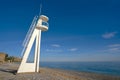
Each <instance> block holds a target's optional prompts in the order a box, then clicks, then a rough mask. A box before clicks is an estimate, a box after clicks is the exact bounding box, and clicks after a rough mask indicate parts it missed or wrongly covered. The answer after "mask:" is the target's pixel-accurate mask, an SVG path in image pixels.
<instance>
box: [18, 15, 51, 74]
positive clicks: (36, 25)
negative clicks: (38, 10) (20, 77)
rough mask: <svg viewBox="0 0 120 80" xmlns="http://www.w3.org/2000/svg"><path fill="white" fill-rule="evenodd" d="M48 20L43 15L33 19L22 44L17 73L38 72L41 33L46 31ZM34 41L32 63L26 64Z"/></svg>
mask: <svg viewBox="0 0 120 80" xmlns="http://www.w3.org/2000/svg"><path fill="white" fill-rule="evenodd" d="M48 20H49V19H48V17H47V16H45V15H41V16H40V17H39V18H38V17H37V16H36V17H34V19H33V22H32V24H31V27H30V29H29V31H28V33H27V35H26V38H25V40H24V42H23V45H24V49H23V58H22V62H21V64H20V66H19V69H18V71H17V73H26V72H39V60H40V42H41V31H47V30H48V23H47V21H48ZM35 40H36V43H35V54H34V62H33V63H28V62H27V59H28V56H29V54H30V51H31V48H32V46H33V43H34V41H35Z"/></svg>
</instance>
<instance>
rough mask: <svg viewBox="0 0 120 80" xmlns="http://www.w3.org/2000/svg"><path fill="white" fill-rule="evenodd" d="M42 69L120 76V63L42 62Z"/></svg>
mask: <svg viewBox="0 0 120 80" xmlns="http://www.w3.org/2000/svg"><path fill="white" fill-rule="evenodd" d="M40 67H46V68H55V69H63V70H72V71H79V72H92V73H98V74H105V75H113V76H120V62H40Z"/></svg>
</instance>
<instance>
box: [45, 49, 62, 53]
mask: <svg viewBox="0 0 120 80" xmlns="http://www.w3.org/2000/svg"><path fill="white" fill-rule="evenodd" d="M46 51H47V52H62V50H56V49H46Z"/></svg>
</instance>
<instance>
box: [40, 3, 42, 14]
mask: <svg viewBox="0 0 120 80" xmlns="http://www.w3.org/2000/svg"><path fill="white" fill-rule="evenodd" d="M41 13H42V4H40V12H39V16H40V15H41Z"/></svg>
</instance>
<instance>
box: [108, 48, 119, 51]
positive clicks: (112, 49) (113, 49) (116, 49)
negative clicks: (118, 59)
mask: <svg viewBox="0 0 120 80" xmlns="http://www.w3.org/2000/svg"><path fill="white" fill-rule="evenodd" d="M119 50H120V49H119V48H110V49H109V51H119Z"/></svg>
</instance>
